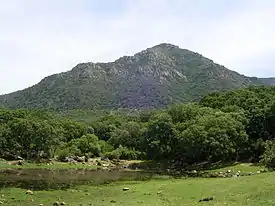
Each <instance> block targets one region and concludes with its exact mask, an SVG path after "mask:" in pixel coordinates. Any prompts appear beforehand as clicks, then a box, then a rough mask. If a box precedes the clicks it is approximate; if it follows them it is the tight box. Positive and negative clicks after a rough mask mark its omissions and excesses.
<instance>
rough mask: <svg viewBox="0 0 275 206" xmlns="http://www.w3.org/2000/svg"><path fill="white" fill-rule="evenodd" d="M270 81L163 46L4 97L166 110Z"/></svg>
mask: <svg viewBox="0 0 275 206" xmlns="http://www.w3.org/2000/svg"><path fill="white" fill-rule="evenodd" d="M259 84H268V81H267V80H261V79H260V78H256V77H247V76H245V75H242V74H239V73H238V72H235V71H232V70H229V69H227V68H226V67H224V66H222V65H219V64H216V63H215V62H214V61H213V60H211V59H208V58H206V57H204V56H203V55H201V54H199V53H196V52H192V51H190V50H187V49H181V48H180V47H179V46H176V45H173V44H170V43H162V44H159V45H156V46H153V47H150V48H147V49H145V50H142V51H141V52H138V53H136V54H134V55H133V56H123V57H120V58H118V59H117V60H115V61H113V62H105V63H100V62H97V63H93V62H87V63H79V64H77V65H76V66H75V67H73V68H72V69H71V70H69V71H67V72H61V73H57V74H53V75H50V76H47V77H45V78H43V79H42V80H41V81H40V82H39V83H37V84H35V85H33V86H31V87H28V88H26V89H23V90H19V91H16V92H12V93H9V94H5V95H0V105H2V106H4V107H10V108H50V109H57V110H66V109H79V108H89V109H102V108H120V107H122V108H161V107H166V106H167V105H169V104H172V103H184V102H189V101H196V100H199V99H200V98H201V97H202V96H204V95H205V94H207V93H210V92H218V91H226V90H230V89H235V88H240V87H246V86H249V85H259Z"/></svg>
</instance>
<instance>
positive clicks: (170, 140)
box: [0, 86, 275, 166]
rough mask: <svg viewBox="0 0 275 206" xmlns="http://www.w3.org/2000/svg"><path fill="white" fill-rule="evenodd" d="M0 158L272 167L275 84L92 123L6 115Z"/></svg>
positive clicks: (27, 113)
mask: <svg viewBox="0 0 275 206" xmlns="http://www.w3.org/2000/svg"><path fill="white" fill-rule="evenodd" d="M0 127H1V129H0V155H1V156H2V157H7V156H9V155H11V154H12V155H19V156H22V157H23V158H27V159H34V158H35V159H36V158H41V156H43V158H52V157H54V156H55V157H57V158H58V159H60V160H62V159H63V158H65V157H66V156H71V155H77V156H82V155H86V156H92V157H94V156H102V157H108V158H110V159H113V158H120V159H150V160H157V161H162V160H166V161H168V162H170V163H173V164H176V165H181V166H182V165H190V164H194V163H199V162H217V161H222V162H230V161H236V160H246V161H248V160H249V161H259V160H261V161H262V162H263V163H264V164H266V165H268V166H273V162H274V151H275V147H274V143H273V140H274V135H275V87H263V86H259V87H249V88H245V89H239V90H234V91H230V92H223V93H212V94H210V95H208V96H205V97H204V98H203V99H202V100H201V101H200V102H197V103H188V104H175V105H173V106H170V107H169V108H168V109H163V110H154V111H149V110H147V111H143V112H142V111H140V112H139V113H138V115H127V114H121V115H118V114H117V115H114V114H110V113H109V114H106V115H105V116H103V117H101V118H100V119H98V120H97V121H94V122H92V123H90V124H86V123H79V122H74V121H72V120H68V119H64V117H63V118H61V119H60V117H59V118H56V117H55V115H51V114H50V113H47V112H43V111H39V110H8V109H3V110H1V112H0Z"/></svg>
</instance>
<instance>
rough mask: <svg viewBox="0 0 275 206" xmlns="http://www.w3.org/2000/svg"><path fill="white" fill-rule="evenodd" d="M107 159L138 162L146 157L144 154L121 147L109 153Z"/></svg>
mask: <svg viewBox="0 0 275 206" xmlns="http://www.w3.org/2000/svg"><path fill="white" fill-rule="evenodd" d="M105 156H106V157H108V158H109V159H123V160H136V159H143V157H144V156H145V155H144V154H143V153H142V152H139V151H136V150H133V149H128V148H127V147H122V146H121V145H120V146H119V147H118V148H117V149H115V150H113V151H112V152H107V153H106V155H105Z"/></svg>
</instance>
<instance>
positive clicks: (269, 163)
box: [260, 140, 275, 168]
mask: <svg viewBox="0 0 275 206" xmlns="http://www.w3.org/2000/svg"><path fill="white" fill-rule="evenodd" d="M264 145H265V151H264V153H263V155H262V156H261V160H260V163H262V164H263V165H264V166H266V167H268V168H275V141H274V140H273V141H271V140H269V141H266V142H265V144H264Z"/></svg>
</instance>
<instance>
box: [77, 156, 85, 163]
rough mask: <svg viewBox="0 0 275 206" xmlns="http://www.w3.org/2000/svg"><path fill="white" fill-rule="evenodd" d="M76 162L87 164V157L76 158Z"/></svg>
mask: <svg viewBox="0 0 275 206" xmlns="http://www.w3.org/2000/svg"><path fill="white" fill-rule="evenodd" d="M75 160H76V161H77V162H85V156H82V157H78V156H77V157H76V158H75Z"/></svg>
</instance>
